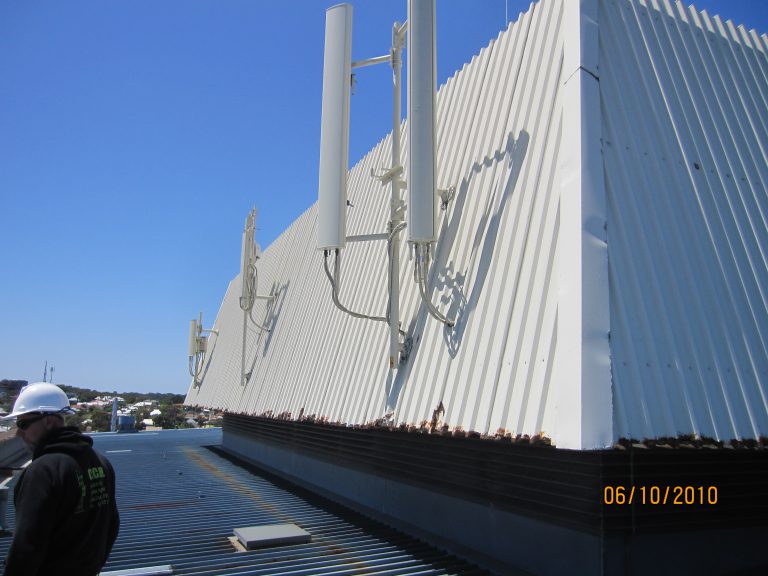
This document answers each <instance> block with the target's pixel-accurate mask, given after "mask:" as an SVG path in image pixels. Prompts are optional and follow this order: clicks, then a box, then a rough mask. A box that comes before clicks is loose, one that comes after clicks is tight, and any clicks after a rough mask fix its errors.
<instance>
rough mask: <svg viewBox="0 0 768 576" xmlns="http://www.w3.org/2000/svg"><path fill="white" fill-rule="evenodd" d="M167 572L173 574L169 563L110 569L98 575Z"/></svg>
mask: <svg viewBox="0 0 768 576" xmlns="http://www.w3.org/2000/svg"><path fill="white" fill-rule="evenodd" d="M168 574H173V566H171V565H170V564H164V565H163V566H144V567H142V568H129V569H127V570H110V571H109V572H101V573H100V574H99V576H166V575H168Z"/></svg>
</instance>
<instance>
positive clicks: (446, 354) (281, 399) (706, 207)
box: [187, 0, 768, 448]
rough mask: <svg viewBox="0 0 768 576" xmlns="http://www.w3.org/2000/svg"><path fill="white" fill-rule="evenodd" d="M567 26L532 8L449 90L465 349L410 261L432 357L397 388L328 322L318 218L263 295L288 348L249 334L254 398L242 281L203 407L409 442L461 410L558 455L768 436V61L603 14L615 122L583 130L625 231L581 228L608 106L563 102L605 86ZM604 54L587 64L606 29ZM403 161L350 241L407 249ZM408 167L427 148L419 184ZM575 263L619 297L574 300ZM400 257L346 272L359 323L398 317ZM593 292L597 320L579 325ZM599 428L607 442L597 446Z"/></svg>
mask: <svg viewBox="0 0 768 576" xmlns="http://www.w3.org/2000/svg"><path fill="white" fill-rule="evenodd" d="M564 6H565V5H564V3H563V0H542V2H540V3H537V4H533V5H532V6H531V8H530V10H529V11H528V12H527V13H525V14H522V15H521V16H520V17H519V19H518V20H517V21H516V22H514V23H512V24H511V25H510V26H509V28H508V29H507V30H506V31H505V32H503V33H501V34H500V35H499V37H498V38H496V39H495V40H493V41H492V42H491V43H490V44H489V46H487V47H486V48H484V49H482V50H481V51H480V53H479V54H478V55H477V56H476V57H475V58H473V60H472V62H470V63H469V64H467V65H466V66H465V67H464V68H462V70H460V71H459V72H457V73H456V74H455V75H454V76H453V77H452V78H450V79H449V80H448V81H447V82H446V84H445V85H444V86H442V87H441V88H440V90H439V94H438V113H437V116H438V127H437V133H438V161H437V164H438V185H439V186H440V187H448V186H451V185H453V186H455V187H456V190H457V194H456V198H455V199H454V200H453V202H452V203H451V205H450V207H449V208H448V210H447V211H446V212H444V213H441V217H442V220H441V225H440V229H439V230H440V232H439V234H440V235H439V239H438V242H437V248H436V258H435V262H434V266H433V274H432V277H431V287H432V289H431V290H430V295H431V298H432V300H433V301H434V302H436V303H437V305H438V308H439V309H440V310H441V311H443V312H444V313H445V314H446V316H448V317H449V318H452V319H456V321H457V324H456V328H455V330H453V331H448V330H446V329H445V328H444V327H443V326H442V325H441V324H439V323H438V322H436V321H434V320H433V319H432V318H430V317H428V316H427V313H426V309H425V307H424V306H423V304H422V303H421V302H420V300H419V296H418V290H417V288H416V285H415V283H414V282H413V279H412V270H411V267H410V266H411V261H410V260H409V258H408V252H407V246H403V252H402V254H401V263H402V267H401V270H400V276H401V286H402V294H401V310H402V318H403V329H405V330H407V331H408V333H409V335H411V336H413V341H414V347H413V351H412V354H411V358H410V360H409V362H408V364H407V365H405V366H403V367H401V368H400V369H399V370H397V371H396V372H395V373H392V372H390V371H389V370H388V367H387V358H388V342H387V338H388V334H387V328H386V326H385V325H384V324H383V323H374V322H371V321H366V320H359V319H356V318H351V317H349V316H347V315H345V314H343V313H341V312H340V311H338V310H337V309H336V308H334V306H333V304H332V302H331V295H330V288H329V286H328V283H327V281H326V278H325V277H324V273H323V271H322V255H321V254H320V253H318V252H317V251H316V250H315V247H314V246H315V243H314V238H315V227H316V208H315V206H313V207H311V208H310V209H309V210H308V211H307V212H306V213H305V214H304V215H302V216H301V217H300V218H299V219H297V220H296V221H295V222H294V223H293V224H292V225H291V226H290V227H289V228H288V230H286V232H285V233H284V234H283V235H281V236H280V237H279V238H278V239H277V240H276V241H275V242H274V243H273V244H272V245H271V246H270V247H269V248H268V249H267V250H266V251H265V252H264V255H263V258H262V259H261V260H260V263H259V266H260V267H259V275H260V278H261V291H262V292H265V291H267V290H268V289H269V288H270V287H272V288H274V289H275V290H276V291H277V293H278V298H277V300H276V304H275V309H274V310H273V311H272V312H270V313H269V318H268V321H269V322H270V323H271V325H272V326H273V330H272V331H271V332H270V333H269V334H264V335H259V334H258V333H257V331H256V330H255V329H250V331H249V336H248V347H247V364H248V366H249V367H250V366H252V368H253V372H252V375H251V378H250V381H249V382H248V385H247V386H245V387H243V386H241V385H240V362H241V354H242V353H241V349H242V320H243V313H242V311H241V310H240V309H239V307H238V293H239V279H238V278H235V279H234V280H233V282H232V283H231V284H230V287H229V289H228V291H227V294H226V296H225V298H224V301H223V303H222V306H221V309H220V312H219V315H218V318H217V320H216V328H217V329H218V330H219V335H218V337H212V343H213V342H215V349H214V351H213V352H212V353H210V355H209V359H210V364H209V369H208V371H207V373H206V375H205V378H204V380H203V383H202V385H201V386H200V387H199V388H195V387H191V388H190V390H189V392H188V396H187V402H189V403H192V404H198V405H203V406H209V407H213V408H218V409H224V410H229V411H232V412H235V413H247V414H267V413H272V414H274V415H278V414H290V416H291V417H292V418H297V417H299V415H300V414H304V415H315V416H317V417H324V418H327V419H329V420H330V421H336V422H341V423H347V424H358V423H364V422H370V421H372V420H375V419H377V418H380V417H382V416H384V415H385V414H387V413H389V412H393V422H394V423H395V424H399V423H408V424H416V425H418V424H419V423H420V422H421V421H423V420H429V419H431V417H432V414H433V411H434V410H435V408H436V407H437V406H438V404H439V403H440V402H442V404H443V406H444V408H445V413H444V414H443V416H442V420H443V421H444V422H446V423H448V424H449V425H451V426H461V427H462V428H464V429H466V430H476V431H478V432H481V433H491V434H493V433H494V432H495V431H496V430H497V429H498V428H505V429H506V430H509V431H511V432H513V433H527V434H531V435H533V434H538V433H540V432H544V433H545V434H549V433H552V436H553V440H554V441H555V443H556V444H557V445H558V446H570V447H587V448H591V447H597V445H596V444H601V445H602V444H604V443H605V438H606V437H607V438H608V443H610V437H611V436H612V437H613V439H618V438H620V437H630V436H632V437H660V436H665V435H679V434H702V435H708V436H713V437H716V438H718V439H723V440H727V439H730V438H733V437H736V438H755V437H757V436H760V435H766V434H768V292H766V288H765V287H766V286H768V251H767V249H766V247H767V246H768V195H767V194H766V183H768V130H767V129H766V126H767V125H768V122H767V121H768V112H767V110H768V65H767V64H766V53H768V37H766V36H764V35H763V36H759V35H758V34H757V33H755V32H748V31H746V30H745V29H743V28H736V27H734V26H733V25H732V24H730V23H723V22H721V21H720V20H719V19H718V18H710V17H709V16H708V15H706V13H698V12H697V11H696V10H695V9H693V8H690V9H689V8H686V7H684V6H683V5H682V4H680V3H674V4H673V3H671V2H668V1H666V0H664V1H656V0H654V1H653V2H645V1H641V0H592V1H591V2H582V4H581V6H583V7H586V8H583V9H585V10H594V13H595V14H597V18H596V22H597V24H596V26H597V30H598V36H597V39H598V42H599V55H598V56H595V58H596V59H597V66H596V69H597V70H598V73H599V100H600V102H599V107H598V106H597V104H596V103H595V102H594V99H593V100H592V101H589V102H587V104H588V105H589V106H588V107H589V108H590V110H592V111H595V110H597V109H598V108H599V111H598V112H594V114H593V113H592V112H584V108H581V110H582V114H584V115H583V116H582V117H581V121H582V122H583V121H587V120H588V121H589V122H594V123H595V124H596V125H595V126H590V127H589V132H590V134H589V136H590V137H591V136H593V135H594V134H597V135H601V136H602V137H601V139H600V143H599V144H595V146H599V149H598V148H595V149H594V150H593V149H590V150H589V152H590V154H591V156H590V157H591V158H592V159H594V158H595V157H598V156H599V157H600V158H601V160H600V162H602V174H599V176H601V177H604V188H605V190H604V192H603V191H602V190H600V191H597V192H594V191H591V192H590V191H588V193H592V192H594V197H595V198H596V199H597V205H598V208H600V209H602V207H601V206H599V205H600V203H601V202H602V198H603V195H604V197H605V201H606V208H605V213H604V214H603V213H599V210H598V212H597V213H596V214H595V215H596V218H594V219H592V220H590V214H588V213H586V212H585V213H584V214H583V215H582V216H583V217H582V219H581V220H579V218H574V217H572V215H571V212H570V210H569V212H568V213H566V214H565V215H564V214H563V210H564V204H563V203H562V202H561V197H566V198H568V201H569V202H570V204H568V206H571V207H573V206H575V207H577V208H578V209H582V205H581V204H580V201H581V200H582V199H583V197H582V196H577V197H576V198H575V201H574V199H573V196H572V193H573V191H574V189H573V188H569V187H568V186H569V185H566V184H564V183H566V181H568V182H570V180H569V179H570V178H571V177H572V174H571V173H565V172H564V170H565V168H564V166H565V167H567V168H568V169H569V170H570V169H571V168H572V164H569V162H570V161H571V159H572V158H573V157H579V156H580V153H581V152H584V151H583V150H580V149H579V146H582V145H583V146H589V145H592V144H587V143H586V142H587V139H586V138H583V142H582V143H580V142H579V139H578V138H576V137H575V136H578V133H577V134H576V135H573V134H571V135H570V136H568V135H567V134H565V132H564V129H565V128H567V129H569V130H570V129H572V127H573V126H574V125H576V126H578V127H579V128H577V129H581V130H584V128H583V127H581V125H579V124H578V122H577V121H578V118H576V123H574V122H575V121H574V118H573V116H574V114H578V110H579V109H580V106H581V104H582V102H576V101H575V100H574V99H573V94H574V93H576V94H577V95H578V96H579V97H582V96H585V95H588V92H583V93H579V92H574V91H569V92H568V94H569V96H566V91H565V90H564V86H565V85H566V84H567V81H568V80H569V79H570V78H572V77H573V76H574V75H575V74H581V75H583V74H588V75H591V74H593V71H592V70H591V69H590V68H585V67H579V66H578V63H577V65H576V68H577V70H576V71H574V70H573V66H572V65H573V63H572V62H566V61H565V60H564V38H570V39H571V40H573V37H574V34H575V35H576V36H577V42H576V43H577V44H578V35H579V28H578V24H579V23H577V26H574V23H573V22H572V21H571V20H572V18H569V19H566V18H565V17H564ZM571 6H572V5H569V7H571ZM569 9H570V8H569ZM566 20H567V21H566ZM586 20H588V19H585V21H586ZM586 24H588V25H589V26H594V22H586ZM584 30H586V32H585V31H584ZM584 30H582V31H581V34H582V42H583V44H584V45H583V46H581V48H583V49H584V50H585V51H586V52H589V48H590V46H591V44H590V42H591V41H593V40H594V39H593V38H592V36H594V27H592V28H589V29H587V28H585V29H584ZM589 34H591V35H592V36H590V38H586V37H585V35H589ZM576 47H577V48H578V46H576ZM568 50H569V54H570V51H571V49H568ZM438 57H439V55H438ZM564 65H568V66H571V68H570V69H569V70H563V66H564ZM597 76H598V75H595V76H594V78H595V80H597ZM586 81H587V82H591V80H589V79H588V78H587V79H586ZM595 94H596V95H595V98H597V97H598V96H597V92H595ZM593 105H594V106H593ZM566 118H567V119H568V122H565V121H564V120H565V119H566ZM403 133H404V135H405V136H406V137H407V133H406V132H405V131H403ZM584 133H585V132H582V133H581V134H582V136H583V135H584ZM389 149H390V137H389V136H387V137H386V138H385V139H384V140H382V142H381V143H380V144H379V145H378V146H376V147H375V148H374V149H373V150H371V152H370V153H369V154H368V155H367V156H366V157H365V158H363V159H362V160H361V161H360V162H359V163H358V164H357V165H356V166H355V167H354V168H352V170H351V171H350V189H349V198H350V201H351V202H352V204H354V207H350V208H349V210H348V216H349V225H348V233H349V234H350V235H357V234H368V233H374V232H383V231H384V230H385V228H386V219H387V217H388V212H389V206H388V202H389V199H388V198H389V197H388V191H387V190H382V189H381V185H380V184H379V183H378V182H377V181H375V180H374V179H373V178H372V177H371V169H372V168H375V169H379V168H382V167H387V166H388V163H389ZM406 154H407V141H406V142H404V146H403V165H404V166H407V162H406V158H405V155H406ZM582 157H583V155H582ZM582 161H583V160H582ZM577 164H578V160H577ZM597 172H600V170H599V169H598V170H597ZM595 176H598V175H597V174H594V172H593V173H592V174H587V175H586V177H585V178H584V179H583V180H582V184H583V183H587V184H589V183H590V182H594V181H595V180H594V179H592V178H593V177H595ZM405 177H406V179H407V174H405ZM591 179H592V180H591ZM598 180H602V178H598ZM599 186H600V187H602V183H601V184H599ZM576 192H577V193H578V194H581V193H582V192H581V191H580V190H578V189H577V190H576ZM563 194H568V196H562V195H563ZM566 208H567V207H566ZM603 219H604V220H603ZM566 222H567V224H568V225H567V227H566V226H565V224H566ZM604 224H605V225H606V228H607V243H606V240H605V238H604V233H603V231H602V229H603V225H604ZM579 226H581V228H579ZM566 230H567V232H566ZM595 231H597V232H596V233H594V232H595ZM579 234H580V235H581V236H579ZM566 236H567V237H566ZM577 245H580V246H582V248H584V249H586V250H592V249H593V247H595V248H594V251H593V252H592V253H591V254H590V257H591V258H592V262H597V263H598V264H600V265H602V266H603V267H604V268H605V267H607V280H606V279H603V278H601V277H595V276H590V274H589V271H588V270H587V268H581V269H578V270H577V272H578V275H579V278H578V279H575V280H574V278H572V277H571V276H570V274H571V269H572V268H573V269H577V268H578V266H580V265H581V264H580V263H578V264H577V265H576V266H573V267H571V266H570V265H571V260H572V258H571V256H573V255H574V254H576V255H577V256H581V255H583V254H579V253H578V251H574V250H573V249H571V250H570V252H568V251H564V247H572V246H577ZM598 245H600V246H598ZM604 245H607V263H604V264H601V258H602V259H603V260H604V259H605V258H604V252H601V250H603V248H602V246H604ZM233 249H236V248H235V247H233ZM563 254H569V256H564V255H563ZM385 256H386V248H385V246H384V245H383V243H381V242H378V243H375V242H372V243H352V244H350V245H349V246H348V248H347V249H346V250H345V251H344V252H343V257H342V260H343V263H342V281H341V286H342V288H341V300H342V301H343V302H344V303H345V304H347V305H348V306H349V307H350V308H351V309H353V310H356V311H362V312H365V313H369V314H375V315H379V316H381V315H383V314H384V309H385V306H386V302H387V296H386V292H385V285H386V274H387V273H386V265H385ZM564 258H567V260H563V259H564ZM564 261H565V262H567V263H568V265H569V267H568V268H567V269H566V268H565V266H564V264H563V262H564ZM602 273H603V272H602V270H601V271H600V274H602ZM582 274H583V277H582V276H581V275H582ZM574 282H576V283H578V282H581V284H580V285H579V286H578V287H577V288H578V290H579V292H578V297H577V298H571V300H569V302H571V303H570V304H568V306H569V308H568V309H567V310H564V309H562V308H561V307H562V306H563V304H562V303H563V301H564V300H562V299H563V298H564V295H565V296H568V295H569V294H570V295H572V294H573V290H572V289H573V287H574V286H573V283H574ZM605 282H607V283H608V285H609V286H608V288H607V289H605V287H604V284H605ZM569 283H570V284H569ZM598 284H600V285H599V286H598ZM603 293H605V294H608V296H605V297H601V302H597V303H596V302H595V298H594V297H592V296H593V295H594V294H603ZM581 295H584V298H583V299H582V300H579V298H580V297H581ZM591 295H592V296H591ZM602 300H609V302H602ZM574 302H575V304H576V305H574ZM579 303H581V306H580V305H579ZM265 306H266V305H265V303H264V302H259V303H257V308H256V311H255V313H254V317H255V318H257V319H263V318H264V317H265V316H266V315H267V311H266V307H265ZM608 308H610V310H609V311H610V357H609V356H608V353H607V351H606V350H607V347H606V346H604V344H605V341H606V339H607V337H608V334H606V333H605V332H606V331H607V328H606V330H603V329H602V326H603V324H602V323H601V322H594V323H592V324H590V318H598V317H602V316H606V317H607V316H608V314H607V313H608ZM566 327H567V330H566V329H565V328H566ZM595 327H597V328H598V329H599V330H597V331H598V332H600V333H599V334H596V333H591V332H590V330H592V329H593V328H595ZM572 328H573V329H572ZM593 332H594V330H593ZM574 338H576V339H578V338H581V339H582V340H581V341H580V342H575V341H574ZM594 343H599V345H597V344H594ZM590 346H593V349H590ZM572 349H578V350H577V352H576V353H574V354H571V355H570V356H568V354H570V353H571V352H570V350H572ZM579 354H581V356H579ZM566 357H568V358H569V359H570V360H573V359H574V358H575V361H574V362H571V363H569V364H568V366H566V363H565V361H561V360H560V358H566ZM588 362H591V363H592V364H591V366H592V367H595V370H596V372H594V373H592V375H594V374H597V375H598V376H599V378H595V379H594V384H593V383H592V382H590V372H589V371H588V370H587V371H582V372H581V373H580V374H577V373H576V370H578V369H579V366H582V367H583V365H586V364H587V363H588ZM599 371H602V372H599ZM598 372H599V374H598ZM603 375H604V376H605V378H604V379H603ZM609 381H610V382H611V385H610V388H611V389H612V390H611V391H609V386H608V384H607V383H608V382H609ZM603 383H605V384H606V385H605V386H603ZM609 396H612V398H609ZM611 400H612V403H613V407H612V410H611V409H610V408H609V407H608V406H609V404H608V403H609V402H610V401H611ZM593 406H600V408H599V409H597V408H595V411H596V414H593V413H592V412H590V409H591V408H592V407H593ZM603 408H605V409H603ZM566 420H567V421H569V422H568V424H567V426H565V427H564V425H563V422H565V421H566ZM594 420H600V422H595V421H594ZM611 420H612V422H611ZM558 426H559V427H560V428H561V430H562V429H565V428H567V430H566V431H565V432H561V430H558ZM587 427H592V428H594V429H595V430H597V431H598V432H599V434H598V435H597V436H595V435H592V436H587V435H584V436H583V438H582V437H581V435H582V433H583V432H584V430H585V429H586V428H587ZM606 430H607V434H606V433H605V431H606ZM611 430H612V434H611ZM571 436H572V437H571ZM594 438H598V440H597V441H595V440H594Z"/></svg>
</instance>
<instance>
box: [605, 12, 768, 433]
mask: <svg viewBox="0 0 768 576" xmlns="http://www.w3.org/2000/svg"><path fill="white" fill-rule="evenodd" d="M766 44H767V42H766V37H765V36H763V37H762V38H761V37H759V36H758V35H757V34H756V33H754V32H747V31H746V30H744V29H743V28H736V27H734V26H733V24H732V23H730V22H729V23H724V22H722V21H721V20H720V19H719V18H717V17H715V18H710V17H709V16H707V15H706V14H699V13H698V12H696V11H695V10H694V9H692V8H691V9H687V8H685V7H684V6H683V5H682V4H679V3H678V4H674V3H671V2H649V3H647V4H646V3H640V2H634V1H632V2H628V1H626V0H624V1H612V0H601V15H600V87H601V97H602V103H603V104H602V105H603V135H604V140H605V142H604V155H605V173H606V181H607V186H606V188H607V195H608V204H609V217H608V226H609V228H608V246H609V253H610V273H611V276H610V283H611V336H612V337H611V350H612V356H613V382H614V412H615V429H616V432H615V435H616V436H619V437H635V438H643V437H653V436H663V435H677V434H691V433H693V434H700V435H705V436H710V437H716V438H720V439H730V438H755V437H758V436H760V435H761V434H763V435H765V434H766V433H768V402H766V395H767V394H768V374H767V371H768V299H767V298H766V297H767V296H768V292H767V290H768V195H766V184H767V183H768V131H767V130H766V126H768V122H767V120H768V65H767V64H766V51H767V50H766Z"/></svg>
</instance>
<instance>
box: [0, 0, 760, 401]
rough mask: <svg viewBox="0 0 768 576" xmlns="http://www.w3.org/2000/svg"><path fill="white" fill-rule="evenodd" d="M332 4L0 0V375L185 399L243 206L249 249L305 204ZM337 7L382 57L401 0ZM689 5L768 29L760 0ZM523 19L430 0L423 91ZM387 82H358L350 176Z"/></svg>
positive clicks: (498, 2) (383, 103)
mask: <svg viewBox="0 0 768 576" xmlns="http://www.w3.org/2000/svg"><path fill="white" fill-rule="evenodd" d="M568 1H572V0H568ZM334 3H336V2H335V1H333V0H331V1H329V2H322V1H319V0H294V1H293V2H282V1H277V0H274V1H269V2H267V1H257V0H226V1H220V0H219V1H215V0H112V1H109V2H105V1H104V0H66V1H62V0H0V379H2V378H11V379H24V380H29V381H36V380H41V379H42V377H43V369H44V365H45V362H46V361H47V362H48V365H49V366H50V365H53V366H55V373H54V382H56V383H61V384H70V385H73V386H82V387H87V388H94V389H99V390H116V391H120V392H126V391H147V392H149V391H156V392H178V393H183V392H185V391H186V389H187V387H188V383H189V376H188V374H187V335H188V323H189V320H190V319H192V318H193V317H196V316H197V314H198V312H200V311H202V312H203V315H204V319H205V323H206V325H207V326H210V325H211V324H212V323H213V320H214V318H215V316H216V313H217V311H218V308H219V305H220V303H221V300H222V298H223V296H224V293H225V290H226V287H227V284H228V283H229V281H230V280H231V279H232V278H233V277H234V276H235V275H236V274H237V273H238V269H239V259H240V240H241V233H242V226H243V223H244V220H245V217H246V215H247V213H248V210H249V209H250V207H251V206H253V205H255V206H257V207H258V209H259V218H258V222H257V224H258V230H257V234H256V236H257V241H258V242H259V243H260V244H261V245H262V248H265V247H266V246H268V245H269V244H270V243H271V242H272V241H273V240H274V239H275V237H277V236H278V235H279V234H280V233H281V232H282V231H283V230H284V229H285V228H286V227H287V226H288V225H289V224H290V223H291V222H292V221H293V220H294V219H295V218H296V217H297V216H299V215H300V214H301V213H302V212H304V210H306V209H307V208H308V207H309V206H310V205H311V204H312V203H313V202H314V201H315V197H316V188H317V166H318V157H319V140H320V104H321V91H322V60H323V34H324V22H325V8H326V7H328V6H331V5H333V4H334ZM352 3H353V5H354V11H355V13H354V25H353V29H354V33H353V59H363V58H369V57H374V56H379V55H383V54H386V53H387V52H388V50H389V45H390V39H391V25H392V23H393V22H394V21H395V20H399V21H403V20H405V18H406V0H357V1H353V2H352ZM696 5H697V7H699V8H701V9H707V10H709V11H710V12H713V13H719V14H721V15H723V16H724V17H727V18H732V19H733V20H734V21H735V22H736V23H745V24H747V25H748V26H749V27H754V28H756V29H757V30H758V31H760V32H766V31H768V24H767V22H768V3H766V2H764V1H763V0H728V1H726V0H704V1H700V2H697V3H696ZM527 8H528V2H520V1H518V0H508V1H507V2H506V5H505V1H504V0H438V4H437V10H438V32H437V38H438V81H439V83H443V82H444V81H445V80H446V78H448V77H449V76H450V75H452V74H453V72H454V71H455V70H457V69H459V68H460V67H461V66H462V65H463V64H464V63H465V62H468V61H469V60H470V59H471V57H472V55H474V54H475V53H477V52H478V51H479V50H480V48H482V47H483V46H485V45H487V44H488V42H489V41H490V40H491V39H492V38H494V37H496V35H497V34H498V33H499V31H500V30H502V29H503V28H504V27H505V14H506V13H507V12H508V14H509V18H510V19H512V20H514V19H516V18H517V15H518V13H519V12H520V11H525V10H527ZM390 86H391V72H390V69H389V68H388V67H386V66H378V67H374V68H365V69H362V70H359V71H358V84H357V89H356V94H355V96H354V97H353V100H352V122H351V123H352V129H351V137H350V164H351V165H352V164H354V163H355V162H356V161H357V160H358V159H360V158H361V157H362V156H363V155H364V154H365V153H366V152H367V151H368V150H369V149H370V148H371V147H373V146H374V145H375V144H376V143H377V142H378V141H379V140H380V139H381V138H382V137H384V136H385V135H386V134H387V132H389V130H391V112H390V110H391V88H390ZM283 166H289V167H290V169H289V170H283Z"/></svg>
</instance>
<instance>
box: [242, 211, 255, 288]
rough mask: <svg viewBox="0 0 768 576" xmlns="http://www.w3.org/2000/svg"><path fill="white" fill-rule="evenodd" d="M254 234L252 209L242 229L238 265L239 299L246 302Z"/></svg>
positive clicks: (252, 258)
mask: <svg viewBox="0 0 768 576" xmlns="http://www.w3.org/2000/svg"><path fill="white" fill-rule="evenodd" d="M255 232H256V208H253V209H252V210H251V211H250V212H249V213H248V217H247V218H246V219H245V228H243V249H242V262H241V265H240V298H241V302H242V301H243V300H242V299H243V298H244V299H245V301H246V302H247V301H248V300H249V299H250V296H251V295H250V293H249V284H248V280H249V278H250V276H251V275H252V272H251V270H252V268H253V264H254V262H255V261H256V254H255V252H256V247H255V244H254V237H253V236H254V234H255Z"/></svg>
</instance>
